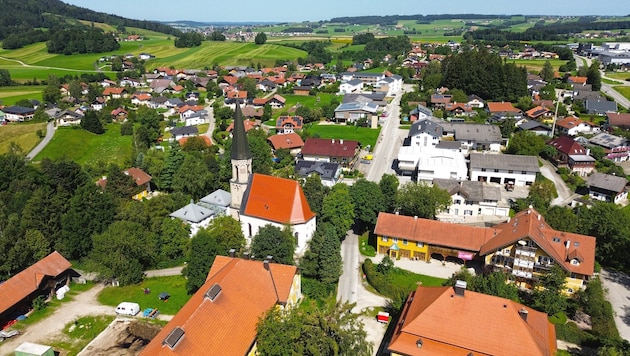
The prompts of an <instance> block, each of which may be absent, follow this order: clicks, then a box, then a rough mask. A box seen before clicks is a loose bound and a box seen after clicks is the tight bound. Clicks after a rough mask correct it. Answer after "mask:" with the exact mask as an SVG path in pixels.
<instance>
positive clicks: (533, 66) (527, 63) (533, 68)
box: [507, 59, 567, 73]
mask: <svg viewBox="0 0 630 356" xmlns="http://www.w3.org/2000/svg"><path fill="white" fill-rule="evenodd" d="M546 61H547V59H508V60H507V62H508V63H515V64H516V65H517V66H519V67H525V68H527V71H528V72H530V73H539V72H540V71H541V70H542V69H543V67H544V66H545V62H546ZM549 61H550V62H551V66H552V67H553V69H554V70H558V68H560V66H561V65H563V64H566V63H567V61H563V60H561V59H550V60H549Z"/></svg>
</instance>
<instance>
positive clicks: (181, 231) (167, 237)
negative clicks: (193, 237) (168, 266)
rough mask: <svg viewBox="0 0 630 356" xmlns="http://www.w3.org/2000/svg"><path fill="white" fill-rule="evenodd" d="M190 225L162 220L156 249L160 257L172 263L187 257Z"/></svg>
mask: <svg viewBox="0 0 630 356" xmlns="http://www.w3.org/2000/svg"><path fill="white" fill-rule="evenodd" d="M189 234H190V225H188V224H186V223H185V222H183V221H181V220H179V219H171V218H164V220H162V225H161V226H160V234H159V235H158V239H157V243H156V245H157V246H156V248H157V250H158V251H160V257H161V258H163V259H165V260H167V261H173V260H177V259H180V258H182V257H184V256H186V255H187V253H188V249H189V246H190V237H189Z"/></svg>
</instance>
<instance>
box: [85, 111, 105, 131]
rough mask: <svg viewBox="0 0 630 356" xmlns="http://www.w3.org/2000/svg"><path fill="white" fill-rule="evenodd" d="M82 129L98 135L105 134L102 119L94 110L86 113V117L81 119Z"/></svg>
mask: <svg viewBox="0 0 630 356" xmlns="http://www.w3.org/2000/svg"><path fill="white" fill-rule="evenodd" d="M81 128H83V129H84V130H87V131H90V132H92V133H95V134H97V135H100V134H102V133H103V132H105V129H104V128H103V124H102V123H101V119H100V118H99V117H98V113H97V112H96V111H94V110H88V111H86V112H85V115H84V116H83V118H82V119H81Z"/></svg>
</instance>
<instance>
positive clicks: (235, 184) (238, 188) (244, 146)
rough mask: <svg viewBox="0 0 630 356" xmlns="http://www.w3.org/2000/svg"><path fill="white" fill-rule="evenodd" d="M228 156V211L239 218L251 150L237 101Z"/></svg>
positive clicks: (249, 173) (248, 172) (248, 171)
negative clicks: (230, 162) (229, 162)
mask: <svg viewBox="0 0 630 356" xmlns="http://www.w3.org/2000/svg"><path fill="white" fill-rule="evenodd" d="M230 158H231V160H232V179H231V180H230V194H231V195H232V202H231V203H230V211H231V215H232V217H234V218H235V219H236V220H240V216H239V214H240V210H241V203H242V202H243V196H244V195H245V191H246V190H247V185H248V184H249V177H250V176H251V175H252V152H251V151H250V150H249V144H248V143H247V134H246V133H245V124H244V123H243V112H242V111H241V106H240V105H239V103H238V101H237V102H236V109H235V110H234V129H233V130H232V150H231V152H230Z"/></svg>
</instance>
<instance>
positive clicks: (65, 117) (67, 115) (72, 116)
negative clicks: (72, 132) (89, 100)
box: [55, 109, 83, 126]
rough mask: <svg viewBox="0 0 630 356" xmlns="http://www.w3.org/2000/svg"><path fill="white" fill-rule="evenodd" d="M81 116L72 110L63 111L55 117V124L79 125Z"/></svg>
mask: <svg viewBox="0 0 630 356" xmlns="http://www.w3.org/2000/svg"><path fill="white" fill-rule="evenodd" d="M82 118H83V115H81V114H79V113H77V112H74V111H72V110H68V109H66V110H64V111H61V112H59V113H58V114H57V115H55V124H56V125H57V126H73V125H80V124H81V119H82Z"/></svg>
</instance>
